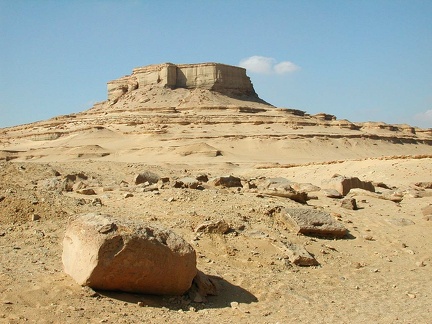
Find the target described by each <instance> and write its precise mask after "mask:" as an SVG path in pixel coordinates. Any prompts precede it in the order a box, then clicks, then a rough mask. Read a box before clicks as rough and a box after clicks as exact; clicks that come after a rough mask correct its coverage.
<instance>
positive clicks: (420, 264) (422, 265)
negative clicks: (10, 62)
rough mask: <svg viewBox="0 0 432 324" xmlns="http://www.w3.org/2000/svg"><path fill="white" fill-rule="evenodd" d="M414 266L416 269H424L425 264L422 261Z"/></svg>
mask: <svg viewBox="0 0 432 324" xmlns="http://www.w3.org/2000/svg"><path fill="white" fill-rule="evenodd" d="M416 266H417V267H424V266H426V264H425V263H424V262H423V261H418V262H416Z"/></svg>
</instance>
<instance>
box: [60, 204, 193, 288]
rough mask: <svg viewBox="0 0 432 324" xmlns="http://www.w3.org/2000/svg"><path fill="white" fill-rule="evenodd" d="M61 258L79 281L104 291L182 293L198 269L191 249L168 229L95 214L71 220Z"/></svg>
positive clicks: (66, 267)
mask: <svg viewBox="0 0 432 324" xmlns="http://www.w3.org/2000/svg"><path fill="white" fill-rule="evenodd" d="M62 260H63V265H64V270H65V272H66V273H67V274H69V275H70V276H71V277H72V278H73V279H74V280H75V281H76V282H77V283H78V284H80V285H82V286H89V287H91V288H93V289H102V290H119V291H126V292H135V293H145V294H157V295H181V294H183V293H185V292H186V291H187V290H188V289H189V288H190V286H191V284H192V280H193V278H194V277H195V275H196V274H197V269H196V254H195V250H194V249H193V248H192V246H191V245H190V244H188V243H187V242H186V241H184V240H183V239H182V238H181V237H179V236H178V235H176V234H175V233H173V232H172V231H169V230H166V229H160V228H157V227H154V226H152V225H149V224H144V223H135V222H131V221H123V220H122V221H120V220H118V219H115V218H113V217H111V216H108V215H101V214H94V213H91V214H85V215H81V216H78V217H75V218H74V219H72V221H71V222H70V223H69V225H68V227H67V229H66V234H65V237H64V241H63V255H62Z"/></svg>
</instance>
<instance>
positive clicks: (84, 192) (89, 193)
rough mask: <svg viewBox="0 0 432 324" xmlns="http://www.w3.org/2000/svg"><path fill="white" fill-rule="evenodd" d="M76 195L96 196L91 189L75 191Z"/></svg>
mask: <svg viewBox="0 0 432 324" xmlns="http://www.w3.org/2000/svg"><path fill="white" fill-rule="evenodd" d="M76 193H79V194H81V195H88V196H89V195H96V192H95V191H94V189H92V188H83V189H79V190H77V191H76Z"/></svg>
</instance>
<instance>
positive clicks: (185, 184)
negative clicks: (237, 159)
mask: <svg viewBox="0 0 432 324" xmlns="http://www.w3.org/2000/svg"><path fill="white" fill-rule="evenodd" d="M200 185H201V182H199V181H198V180H197V179H195V178H192V177H185V178H181V179H177V180H175V181H174V184H173V187H174V188H189V189H198V187H199V186H200Z"/></svg>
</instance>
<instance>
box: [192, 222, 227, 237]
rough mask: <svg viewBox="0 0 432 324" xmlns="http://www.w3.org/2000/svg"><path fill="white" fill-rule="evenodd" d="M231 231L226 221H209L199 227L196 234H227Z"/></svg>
mask: <svg viewBox="0 0 432 324" xmlns="http://www.w3.org/2000/svg"><path fill="white" fill-rule="evenodd" d="M229 230H230V226H229V225H228V223H227V222H226V221H224V220H219V221H207V222H204V223H202V224H200V225H198V226H197V227H196V229H195V232H204V233H213V234H225V233H227V232H228V231H229Z"/></svg>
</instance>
